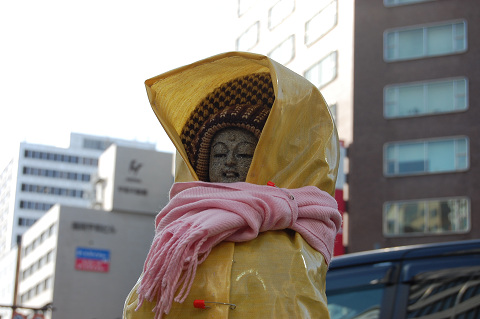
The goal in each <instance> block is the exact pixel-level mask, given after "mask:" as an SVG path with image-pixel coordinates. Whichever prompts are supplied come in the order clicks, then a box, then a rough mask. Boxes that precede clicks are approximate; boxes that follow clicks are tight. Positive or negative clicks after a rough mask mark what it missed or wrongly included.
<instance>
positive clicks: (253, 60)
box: [145, 52, 339, 196]
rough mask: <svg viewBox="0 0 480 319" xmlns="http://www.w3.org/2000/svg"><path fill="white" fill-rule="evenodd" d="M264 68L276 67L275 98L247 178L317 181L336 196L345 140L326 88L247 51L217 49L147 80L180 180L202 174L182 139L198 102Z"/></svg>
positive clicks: (290, 184)
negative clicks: (213, 53)
mask: <svg viewBox="0 0 480 319" xmlns="http://www.w3.org/2000/svg"><path fill="white" fill-rule="evenodd" d="M259 72H269V73H270V75H271V77H272V82H273V88H274V91H275V103H274V104H273V106H272V110H271V112H270V115H269V117H268V119H267V122H266V123H265V127H264V128H263V131H262V135H261V137H260V139H259V141H258V145H257V148H256V151H255V155H254V157H253V160H252V164H251V166H250V170H249V173H248V176H247V180H246V181H247V182H249V183H253V184H259V185H265V184H266V183H267V182H268V181H273V182H274V183H275V184H277V185H278V186H279V187H284V188H299V187H302V186H306V185H314V186H317V187H319V188H320V189H322V190H324V191H326V192H328V193H330V194H331V195H332V196H333V195H334V192H335V181H336V177H337V169H338V159H339V143H338V135H337V130H336V128H335V124H334V122H333V119H332V116H331V114H330V111H329V108H328V106H327V104H326V102H325V100H324V99H323V96H322V94H321V93H320V91H318V89H317V88H316V87H315V86H314V85H313V84H312V83H310V82H309V81H307V80H306V79H305V78H303V77H302V76H300V75H298V74H296V73H294V72H292V71H291V70H289V69H288V68H286V67H284V66H282V65H281V64H279V63H277V62H275V61H273V60H271V59H270V58H268V57H266V56H263V55H259V54H253V53H245V52H228V53H223V54H220V55H216V56H213V57H210V58H208V59H204V60H201V61H198V62H195V63H193V64H190V65H187V66H184V67H181V68H178V69H175V70H172V71H169V72H167V73H164V74H161V75H159V76H156V77H154V78H151V79H148V80H147V81H145V85H146V87H147V93H148V98H149V100H150V104H151V106H152V108H153V111H154V112H155V114H156V116H157V118H158V119H159V121H160V123H161V124H162V126H163V128H164V129H165V131H166V132H167V134H168V136H169V137H170V139H171V140H172V142H173V144H174V145H175V147H176V149H177V160H176V166H175V181H176V182H186V181H195V180H198V178H197V175H196V173H195V171H194V170H193V168H192V166H191V165H190V163H189V161H188V157H187V155H186V152H185V149H184V147H183V144H182V142H181V139H180V133H181V131H182V128H183V126H184V125H185V123H186V121H187V119H188V118H189V116H190V114H191V113H192V111H193V110H194V109H195V107H196V106H197V105H198V104H199V103H200V101H201V100H202V99H203V98H205V97H206V96H207V94H208V93H210V92H212V91H213V90H214V89H215V88H217V87H219V86H220V85H222V84H223V83H225V82H228V81H230V80H233V79H235V78H238V77H240V76H244V75H248V74H251V73H259ZM178 155H179V156H178Z"/></svg>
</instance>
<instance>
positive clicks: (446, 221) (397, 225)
mask: <svg viewBox="0 0 480 319" xmlns="http://www.w3.org/2000/svg"><path fill="white" fill-rule="evenodd" d="M469 230H470V204H469V200H468V198H466V197H457V198H440V199H424V200H412V201H398V202H388V203H385V205H384V207H383V233H384V235H385V236H396V235H412V234H423V235H427V234H449V233H465V232H468V231H469Z"/></svg>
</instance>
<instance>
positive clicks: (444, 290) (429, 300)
mask: <svg viewBox="0 0 480 319" xmlns="http://www.w3.org/2000/svg"><path fill="white" fill-rule="evenodd" d="M427 317H428V318H432V319H434V318H455V319H468V318H474V319H475V318H480V266H469V267H456V268H448V269H442V270H434V271H427V272H423V273H419V274H418V275H416V276H414V277H413V278H412V280H411V281H410V288H409V297H408V307H407V318H427Z"/></svg>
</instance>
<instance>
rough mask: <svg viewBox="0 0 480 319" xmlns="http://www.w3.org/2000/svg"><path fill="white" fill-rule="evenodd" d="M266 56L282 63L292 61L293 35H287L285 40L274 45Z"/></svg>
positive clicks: (293, 49) (293, 52) (293, 50)
mask: <svg viewBox="0 0 480 319" xmlns="http://www.w3.org/2000/svg"><path fill="white" fill-rule="evenodd" d="M268 56H269V57H270V58H272V59H273V60H275V61H277V62H278V63H281V64H283V65H286V64H288V62H290V61H292V60H293V58H294V56H295V35H291V36H289V37H288V38H287V39H286V40H285V41H283V42H282V43H280V44H279V45H278V46H276V47H275V48H274V49H273V50H272V51H271V52H270V53H269V54H268Z"/></svg>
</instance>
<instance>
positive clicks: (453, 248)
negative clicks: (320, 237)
mask: <svg viewBox="0 0 480 319" xmlns="http://www.w3.org/2000/svg"><path fill="white" fill-rule="evenodd" d="M472 253H480V239H473V240H465V241H454V242H446V243H436V244H423V245H412V246H400V247H392V248H384V249H377V250H371V251H365V252H359V253H352V254H346V255H342V256H338V257H334V258H333V259H332V261H331V263H330V267H329V268H330V269H335V268H342V267H349V266H358V265H362V264H375V263H382V262H391V261H399V260H402V259H415V258H421V257H427V256H428V257H433V256H445V255H455V254H472Z"/></svg>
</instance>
